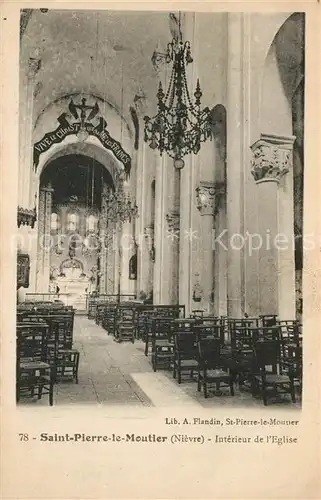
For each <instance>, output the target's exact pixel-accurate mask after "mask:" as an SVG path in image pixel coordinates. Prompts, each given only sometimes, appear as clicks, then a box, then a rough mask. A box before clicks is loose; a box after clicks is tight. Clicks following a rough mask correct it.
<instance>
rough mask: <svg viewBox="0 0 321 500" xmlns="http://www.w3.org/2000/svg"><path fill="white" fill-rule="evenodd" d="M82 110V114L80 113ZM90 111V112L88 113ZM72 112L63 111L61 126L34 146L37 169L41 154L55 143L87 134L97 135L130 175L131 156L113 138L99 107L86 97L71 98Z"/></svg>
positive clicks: (60, 117)
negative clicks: (90, 104) (75, 101)
mask: <svg viewBox="0 0 321 500" xmlns="http://www.w3.org/2000/svg"><path fill="white" fill-rule="evenodd" d="M78 110H80V114H79V113H78ZM88 111H90V112H89V114H88ZM69 112H70V113H68V114H67V113H62V114H61V115H60V116H59V117H58V119H57V120H58V123H59V126H58V127H57V128H56V130H53V131H52V132H47V133H46V134H45V135H44V136H43V138H42V139H41V140H40V141H38V142H36V143H35V144H34V147H33V163H34V168H35V170H37V167H38V164H39V159H40V155H41V154H42V153H44V152H45V151H48V149H50V148H51V146H52V145H53V144H58V143H60V142H62V141H63V140H64V139H65V138H66V137H67V136H68V135H73V134H74V135H78V136H79V138H86V135H93V136H94V137H97V139H99V141H100V142H101V144H102V145H103V146H104V148H106V149H108V151H111V152H112V153H113V154H114V156H115V157H116V158H117V160H119V161H120V162H121V163H122V164H123V165H124V169H125V174H126V176H127V177H128V176H129V174H130V169H131V158H130V156H129V154H128V153H126V151H124V150H123V148H122V146H121V144H120V142H118V141H116V140H115V139H113V138H112V137H111V136H110V134H109V132H108V130H107V128H106V127H107V122H106V120H105V119H104V118H103V117H102V116H100V115H99V107H98V104H97V103H96V104H95V106H88V105H86V99H82V104H78V105H77V104H74V102H73V100H71V102H70V104H69Z"/></svg>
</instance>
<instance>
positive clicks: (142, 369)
mask: <svg viewBox="0 0 321 500" xmlns="http://www.w3.org/2000/svg"><path fill="white" fill-rule="evenodd" d="M74 341H75V348H76V349H78V350H79V351H80V364H79V383H78V384H75V383H72V382H70V381H68V382H63V383H59V384H57V385H56V386H55V400H54V404H55V405H66V404H67V405H69V404H78V405H79V404H81V405H83V404H104V405H108V404H114V405H115V404H116V405H134V406H139V407H142V406H156V407H170V406H186V405H187V406H188V407H195V408H200V406H202V407H207V408H212V407H217V406H222V405H226V406H230V407H235V408H237V407H238V408H242V407H258V406H259V407H262V402H261V401H260V400H256V399H253V398H252V396H251V395H250V394H248V393H246V392H239V391H238V390H236V392H235V396H234V397H231V396H230V395H229V392H228V391H227V393H226V394H225V393H224V395H223V396H220V397H215V396H213V397H209V398H208V399H206V400H205V399H204V396H203V395H202V394H200V393H198V392H197V387H196V383H195V382H194V381H184V382H183V383H182V384H181V385H178V384H177V382H176V381H175V380H173V378H172V374H171V373H170V372H167V371H158V372H156V373H154V372H153V371H152V368H151V365H150V361H149V359H148V358H146V357H145V355H144V345H143V343H142V342H140V341H137V342H135V344H132V343H129V342H125V343H122V344H118V343H116V342H114V340H113V337H112V336H108V335H107V332H106V331H105V330H104V329H103V328H101V327H99V326H97V325H96V324H95V322H94V321H92V320H88V319H87V318H86V317H85V316H76V317H75V329H74ZM36 404H41V405H43V404H48V401H47V398H43V399H42V400H40V401H38V402H36ZM273 406H274V408H275V407H283V408H284V407H286V408H290V407H292V408H294V409H295V408H298V407H299V404H296V405H293V404H292V403H290V402H289V399H287V400H286V402H283V403H282V402H280V403H278V404H274V405H273Z"/></svg>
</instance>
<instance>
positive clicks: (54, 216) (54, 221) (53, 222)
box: [50, 212, 58, 231]
mask: <svg viewBox="0 0 321 500" xmlns="http://www.w3.org/2000/svg"><path fill="white" fill-rule="evenodd" d="M50 228H51V230H52V231H57V229H58V214H56V213H55V212H53V213H52V214H51V221H50Z"/></svg>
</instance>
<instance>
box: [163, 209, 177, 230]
mask: <svg viewBox="0 0 321 500" xmlns="http://www.w3.org/2000/svg"><path fill="white" fill-rule="evenodd" d="M179 219H180V217H179V213H178V212H169V213H168V214H166V221H167V224H168V229H169V230H170V231H173V232H175V233H176V232H178V231H179Z"/></svg>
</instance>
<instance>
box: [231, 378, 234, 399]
mask: <svg viewBox="0 0 321 500" xmlns="http://www.w3.org/2000/svg"><path fill="white" fill-rule="evenodd" d="M230 392H231V396H234V384H233V379H232V378H231V380H230Z"/></svg>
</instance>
